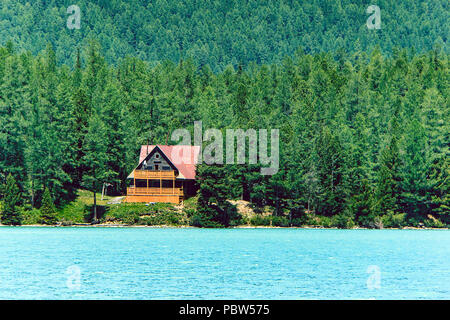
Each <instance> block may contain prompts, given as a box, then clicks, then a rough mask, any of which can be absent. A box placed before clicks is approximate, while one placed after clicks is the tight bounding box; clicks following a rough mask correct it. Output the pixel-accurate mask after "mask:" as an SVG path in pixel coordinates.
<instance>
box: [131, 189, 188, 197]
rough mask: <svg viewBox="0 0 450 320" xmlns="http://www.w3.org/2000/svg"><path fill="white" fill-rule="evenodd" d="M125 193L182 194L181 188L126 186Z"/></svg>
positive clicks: (137, 194)
mask: <svg viewBox="0 0 450 320" xmlns="http://www.w3.org/2000/svg"><path fill="white" fill-rule="evenodd" d="M127 195H129V196H140V195H178V196H182V195H183V189H182V188H135V187H129V188H127Z"/></svg>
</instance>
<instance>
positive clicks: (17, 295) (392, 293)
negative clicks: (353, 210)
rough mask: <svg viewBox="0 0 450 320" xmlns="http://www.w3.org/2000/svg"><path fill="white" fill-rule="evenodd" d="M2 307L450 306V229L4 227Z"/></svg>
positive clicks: (0, 240) (0, 262)
mask: <svg viewBox="0 0 450 320" xmlns="http://www.w3.org/2000/svg"><path fill="white" fill-rule="evenodd" d="M0 299H450V231H449V230H323V229H322V230H317V229H315V230H313V229H218V230H205V229H190V228H186V229H182V228H180V229H170V228H167V229H163V228H37V227H17V228H13V227H1V228H0Z"/></svg>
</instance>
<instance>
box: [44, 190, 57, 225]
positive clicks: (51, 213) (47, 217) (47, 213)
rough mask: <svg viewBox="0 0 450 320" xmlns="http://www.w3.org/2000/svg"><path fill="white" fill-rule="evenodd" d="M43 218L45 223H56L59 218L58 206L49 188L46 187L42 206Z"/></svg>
mask: <svg viewBox="0 0 450 320" xmlns="http://www.w3.org/2000/svg"><path fill="white" fill-rule="evenodd" d="M40 211H41V219H42V223H44V224H55V223H56V222H57V221H58V219H57V217H56V208H55V205H54V203H53V200H52V195H51V193H50V190H49V189H48V188H45V191H44V195H43V196H42V205H41V208H40Z"/></svg>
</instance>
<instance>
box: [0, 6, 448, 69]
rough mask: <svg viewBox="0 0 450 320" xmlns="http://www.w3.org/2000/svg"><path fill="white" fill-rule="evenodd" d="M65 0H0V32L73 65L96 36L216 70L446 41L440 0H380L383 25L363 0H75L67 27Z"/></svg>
mask: <svg viewBox="0 0 450 320" xmlns="http://www.w3.org/2000/svg"><path fill="white" fill-rule="evenodd" d="M70 4H71V2H68V1H38V2H32V1H29V0H2V2H1V4H0V11H1V12H2V21H3V22H2V28H1V29H0V39H5V41H6V40H7V39H14V40H16V41H17V43H16V47H17V48H18V49H24V50H29V51H31V52H32V53H33V54H37V53H39V52H41V51H42V50H44V49H45V48H46V46H47V41H48V40H47V39H50V40H51V41H52V42H53V45H54V47H55V48H57V49H56V52H55V58H56V59H57V61H59V62H65V63H66V64H72V63H73V62H74V61H75V59H76V55H77V51H76V50H74V48H76V47H77V46H78V45H79V44H82V45H86V44H87V43H88V41H89V39H91V38H92V37H96V38H97V39H101V45H102V47H103V48H105V55H106V60H107V61H108V62H110V63H117V62H118V61H119V60H120V59H121V58H123V57H125V56H130V55H131V56H136V57H138V58H139V59H142V60H145V61H149V62H152V63H155V62H160V61H163V60H165V59H170V60H172V61H178V60H180V58H187V57H195V58H196V59H197V60H198V63H199V65H200V66H203V65H210V66H211V67H212V69H213V70H214V71H218V70H224V69H225V68H226V66H227V65H229V64H232V65H234V66H237V64H238V63H240V62H241V63H243V64H245V65H249V64H250V62H255V63H257V64H264V63H274V62H275V63H279V62H281V61H282V59H283V58H284V57H285V56H286V55H293V54H294V53H295V51H296V50H297V49H298V48H299V47H302V48H303V50H304V51H305V52H307V53H317V52H321V51H328V52H336V54H339V53H340V52H341V51H342V50H344V51H345V52H348V53H349V54H352V53H354V52H357V51H358V50H363V51H369V50H371V49H373V48H375V47H376V46H377V45H378V46H380V47H381V48H382V49H383V50H384V51H392V50H393V48H394V47H395V46H397V47H402V48H414V49H415V50H417V51H419V52H422V51H426V50H429V49H431V48H432V46H433V45H434V44H435V43H436V44H439V45H441V46H443V48H444V49H446V40H447V36H448V35H447V31H448V30H447V29H446V28H445V26H446V25H447V23H448V15H447V12H448V7H447V3H446V2H445V1H443V0H438V1H433V2H414V3H413V4H411V3H410V2H404V1H394V0H378V1H377V2H376V4H377V5H378V6H379V7H380V8H381V17H382V26H381V27H382V29H381V30H368V29H367V27H366V20H367V18H368V17H369V14H367V13H366V9H367V7H368V5H369V3H368V2H364V1H351V0H342V1H339V2H335V1H326V0H320V1H308V0H298V1H283V2H279V1H260V0H250V1H247V0H235V1H220V0H213V1H202V2H197V1H194V0H186V1H183V2H182V3H181V4H180V2H179V1H175V0H168V1H158V2H149V1H92V0H78V1H76V4H77V5H78V6H79V7H80V9H81V29H80V30H70V29H68V28H66V27H65V25H66V20H67V18H68V17H69V14H67V13H66V9H67V7H68V6H69V5H70ZM37 32H39V36H36V35H37ZM18 35H20V36H18ZM4 44H5V43H3V45H4Z"/></svg>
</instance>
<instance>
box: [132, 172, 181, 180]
mask: <svg viewBox="0 0 450 320" xmlns="http://www.w3.org/2000/svg"><path fill="white" fill-rule="evenodd" d="M134 179H150V180H151V179H155V180H156V179H162V180H172V179H175V171H151V170H134Z"/></svg>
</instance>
